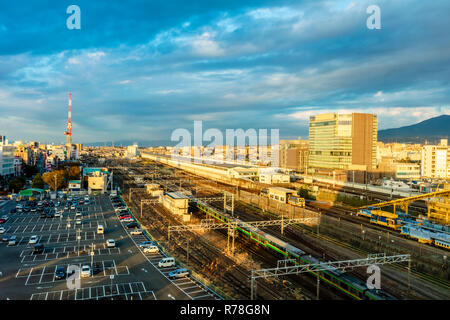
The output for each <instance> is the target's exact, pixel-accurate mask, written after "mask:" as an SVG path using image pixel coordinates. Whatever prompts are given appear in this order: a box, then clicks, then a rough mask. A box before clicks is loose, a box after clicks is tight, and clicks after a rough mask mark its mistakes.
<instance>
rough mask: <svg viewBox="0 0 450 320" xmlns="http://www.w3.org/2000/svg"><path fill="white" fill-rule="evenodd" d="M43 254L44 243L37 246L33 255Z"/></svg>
mask: <svg viewBox="0 0 450 320" xmlns="http://www.w3.org/2000/svg"><path fill="white" fill-rule="evenodd" d="M42 252H44V245H43V244H42V243H38V244H35V245H34V249H33V254H40V253H42Z"/></svg>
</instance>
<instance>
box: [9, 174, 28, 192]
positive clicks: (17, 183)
mask: <svg viewBox="0 0 450 320" xmlns="http://www.w3.org/2000/svg"><path fill="white" fill-rule="evenodd" d="M24 186H25V179H24V178H22V177H19V178H15V179H12V180H11V181H10V182H9V187H8V189H9V191H10V192H12V191H13V190H14V192H19V191H20V190H22V189H23V187H24Z"/></svg>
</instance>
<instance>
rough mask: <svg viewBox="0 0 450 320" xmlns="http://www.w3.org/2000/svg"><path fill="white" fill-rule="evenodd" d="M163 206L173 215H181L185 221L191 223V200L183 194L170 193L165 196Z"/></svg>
mask: <svg viewBox="0 0 450 320" xmlns="http://www.w3.org/2000/svg"><path fill="white" fill-rule="evenodd" d="M162 203H163V206H164V207H165V208H166V209H167V210H169V211H170V212H171V213H173V214H176V215H181V216H182V218H183V221H189V220H190V215H189V214H188V209H189V198H188V197H187V196H186V195H184V194H182V193H181V192H168V193H166V194H165V195H164V196H163V201H162Z"/></svg>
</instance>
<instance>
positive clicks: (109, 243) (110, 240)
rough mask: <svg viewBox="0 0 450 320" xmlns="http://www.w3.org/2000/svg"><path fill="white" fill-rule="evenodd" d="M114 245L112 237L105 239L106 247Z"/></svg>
mask: <svg viewBox="0 0 450 320" xmlns="http://www.w3.org/2000/svg"><path fill="white" fill-rule="evenodd" d="M115 246H116V242H115V241H114V239H108V240H106V247H108V248H114V247H115Z"/></svg>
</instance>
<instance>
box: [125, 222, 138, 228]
mask: <svg viewBox="0 0 450 320" xmlns="http://www.w3.org/2000/svg"><path fill="white" fill-rule="evenodd" d="M137 227H138V224H137V223H136V222H131V223H129V224H127V228H128V229H134V228H137Z"/></svg>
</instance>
